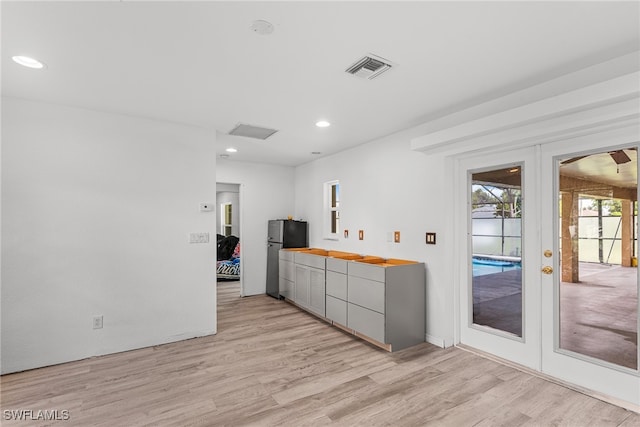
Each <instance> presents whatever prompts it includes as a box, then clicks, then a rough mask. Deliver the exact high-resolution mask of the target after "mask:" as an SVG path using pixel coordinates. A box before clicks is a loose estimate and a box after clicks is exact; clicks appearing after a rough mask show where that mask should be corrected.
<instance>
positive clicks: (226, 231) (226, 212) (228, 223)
mask: <svg viewBox="0 0 640 427" xmlns="http://www.w3.org/2000/svg"><path fill="white" fill-rule="evenodd" d="M231 206H232V205H231V203H223V204H222V206H221V207H222V213H223V214H222V224H221V225H222V234H223V235H225V236H231V234H232V228H233V223H232V219H231V209H232V207H231Z"/></svg>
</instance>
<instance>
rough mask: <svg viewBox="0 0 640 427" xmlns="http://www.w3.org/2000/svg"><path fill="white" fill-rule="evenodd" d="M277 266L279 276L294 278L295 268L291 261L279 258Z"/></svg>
mask: <svg viewBox="0 0 640 427" xmlns="http://www.w3.org/2000/svg"><path fill="white" fill-rule="evenodd" d="M278 267H279V275H280V277H282V278H284V279H287V280H291V281H293V280H295V279H296V270H295V267H294V264H293V263H292V262H291V261H286V260H283V259H281V260H280V261H278Z"/></svg>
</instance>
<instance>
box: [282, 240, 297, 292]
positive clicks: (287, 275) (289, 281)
mask: <svg viewBox="0 0 640 427" xmlns="http://www.w3.org/2000/svg"><path fill="white" fill-rule="evenodd" d="M278 272H279V282H278V284H279V286H278V289H279V293H280V296H281V297H283V298H287V299H290V300H293V299H295V297H294V292H295V288H294V282H295V278H296V270H295V266H294V263H293V252H291V251H283V250H280V253H279V259H278Z"/></svg>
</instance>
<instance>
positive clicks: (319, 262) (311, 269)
mask: <svg viewBox="0 0 640 427" xmlns="http://www.w3.org/2000/svg"><path fill="white" fill-rule="evenodd" d="M324 252H325V251H318V250H316V251H314V250H309V251H305V252H295V253H294V265H295V281H294V288H295V298H293V301H294V302H295V303H296V304H298V305H299V306H300V307H302V308H304V309H306V310H309V311H311V312H313V313H315V314H317V315H319V316H322V317H324V316H325V306H326V304H325V262H326V256H325V255H323V253H324Z"/></svg>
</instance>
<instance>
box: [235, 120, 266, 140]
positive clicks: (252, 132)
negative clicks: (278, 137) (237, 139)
mask: <svg viewBox="0 0 640 427" xmlns="http://www.w3.org/2000/svg"><path fill="white" fill-rule="evenodd" d="M276 132H278V131H277V130H276V129H269V128H263V127H260V126H253V125H247V124H244V123H238V125H237V126H236V127H235V128H233V129H232V130H231V131H230V132H229V135H235V136H244V137H247V138H256V139H262V140H265V139H267V138H269V137H270V136H271V135H273V134H274V133H276Z"/></svg>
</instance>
